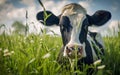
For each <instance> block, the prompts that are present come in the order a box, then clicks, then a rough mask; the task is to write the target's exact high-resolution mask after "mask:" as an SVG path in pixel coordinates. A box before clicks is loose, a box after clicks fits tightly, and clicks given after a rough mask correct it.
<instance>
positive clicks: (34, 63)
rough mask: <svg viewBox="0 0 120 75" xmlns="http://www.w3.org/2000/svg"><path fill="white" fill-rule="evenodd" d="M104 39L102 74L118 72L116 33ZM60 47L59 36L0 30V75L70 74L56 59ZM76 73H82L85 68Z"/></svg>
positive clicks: (119, 44)
mask: <svg viewBox="0 0 120 75" xmlns="http://www.w3.org/2000/svg"><path fill="white" fill-rule="evenodd" d="M104 41H105V47H106V50H105V53H106V54H105V59H104V64H105V65H106V67H105V69H104V70H103V71H104V74H103V75H118V74H119V73H120V34H119V35H118V36H117V37H105V38H104ZM61 47H62V41H61V37H59V36H50V35H46V34H44V35H37V34H29V35H28V36H25V35H21V34H11V35H7V34H5V33H3V34H1V35H0V75H70V74H71V70H70V71H68V70H61V65H59V64H58V63H57V62H56V59H57V56H58V53H59V50H60V48H61ZM76 72H78V71H76ZM78 73H79V74H80V75H86V71H84V72H80V71H79V72H78ZM98 75H101V73H98Z"/></svg>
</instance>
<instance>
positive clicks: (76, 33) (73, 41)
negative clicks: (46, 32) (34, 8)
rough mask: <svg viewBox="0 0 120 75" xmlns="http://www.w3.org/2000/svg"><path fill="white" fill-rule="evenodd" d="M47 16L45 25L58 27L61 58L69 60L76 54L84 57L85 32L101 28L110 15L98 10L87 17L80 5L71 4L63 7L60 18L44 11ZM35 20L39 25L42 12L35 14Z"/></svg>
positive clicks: (42, 19)
mask: <svg viewBox="0 0 120 75" xmlns="http://www.w3.org/2000/svg"><path fill="white" fill-rule="evenodd" d="M46 13H47V14H51V16H50V17H48V18H47V20H46V21H45V22H46V25H47V26H51V25H54V24H56V25H58V26H60V31H61V35H62V40H63V45H64V52H63V56H67V57H69V58H73V59H74V58H75V54H77V57H78V58H81V57H85V56H86V52H85V41H86V39H87V32H88V27H89V26H92V25H94V26H102V25H103V24H105V23H106V22H107V21H108V20H109V19H110V18H111V14H110V12H108V11H105V10H99V11H97V12H95V13H94V14H93V15H92V16H89V15H88V14H87V12H86V10H85V8H83V7H82V6H81V5H79V4H76V3H71V4H68V5H66V6H64V8H63V10H62V13H61V15H60V16H55V15H54V14H53V13H52V12H50V11H46ZM37 19H38V20H40V22H41V23H43V21H44V12H43V11H42V12H39V13H38V14H37Z"/></svg>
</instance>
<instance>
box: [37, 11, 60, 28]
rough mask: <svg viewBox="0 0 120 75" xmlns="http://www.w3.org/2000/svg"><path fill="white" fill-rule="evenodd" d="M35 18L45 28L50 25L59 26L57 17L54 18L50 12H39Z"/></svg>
mask: <svg viewBox="0 0 120 75" xmlns="http://www.w3.org/2000/svg"><path fill="white" fill-rule="evenodd" d="M36 18H37V20H38V21H40V22H41V23H42V24H43V25H46V26H52V25H58V24H59V17H57V16H55V15H54V14H53V13H52V12H50V11H40V12H38V13H37V15H36Z"/></svg>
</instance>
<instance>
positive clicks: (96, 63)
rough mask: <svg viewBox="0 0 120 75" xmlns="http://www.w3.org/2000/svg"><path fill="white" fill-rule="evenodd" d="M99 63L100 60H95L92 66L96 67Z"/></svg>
mask: <svg viewBox="0 0 120 75" xmlns="http://www.w3.org/2000/svg"><path fill="white" fill-rule="evenodd" d="M101 61H102V60H97V61H95V62H94V63H93V64H94V65H98V64H100V63H101Z"/></svg>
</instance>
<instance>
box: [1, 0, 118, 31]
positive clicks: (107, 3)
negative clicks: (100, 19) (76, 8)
mask: <svg viewBox="0 0 120 75" xmlns="http://www.w3.org/2000/svg"><path fill="white" fill-rule="evenodd" d="M41 1H42V2H43V4H44V5H45V7H46V9H47V10H51V11H52V12H53V13H54V14H55V15H59V14H60V13H61V9H62V7H63V6H64V5H66V4H69V3H79V4H81V5H82V6H83V7H85V8H86V10H87V12H88V14H90V15H92V14H94V12H95V11H97V10H108V11H110V12H111V13H112V19H111V20H110V21H109V22H108V23H107V24H105V25H104V26H103V27H100V28H96V29H92V30H97V31H100V32H101V33H103V31H105V28H106V30H107V29H108V28H113V27H116V28H117V25H116V24H117V22H118V20H120V17H119V16H120V14H119V12H120V5H119V3H120V0H41ZM26 10H27V11H28V18H29V19H28V23H29V26H30V29H31V30H30V31H34V28H33V24H32V23H34V25H35V26H36V28H38V31H39V27H42V28H44V26H43V25H41V24H40V23H39V22H37V20H36V14H37V12H39V11H42V7H41V6H40V5H39V3H38V0H0V24H5V25H6V26H7V27H10V26H11V24H12V23H13V22H14V21H16V20H18V21H21V22H22V23H25V21H26V20H25V12H26ZM49 28H50V27H49ZM50 29H53V30H55V29H56V28H55V29H54V27H53V28H50ZM103 29H104V30H103ZM55 32H57V33H59V29H57V30H55ZM105 32H106V31H105Z"/></svg>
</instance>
